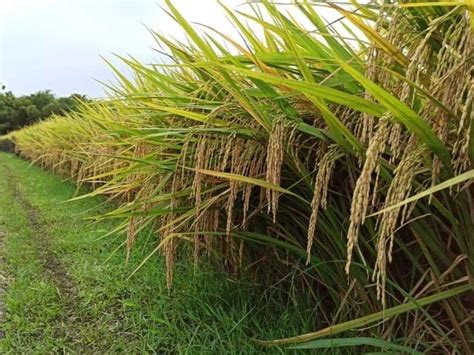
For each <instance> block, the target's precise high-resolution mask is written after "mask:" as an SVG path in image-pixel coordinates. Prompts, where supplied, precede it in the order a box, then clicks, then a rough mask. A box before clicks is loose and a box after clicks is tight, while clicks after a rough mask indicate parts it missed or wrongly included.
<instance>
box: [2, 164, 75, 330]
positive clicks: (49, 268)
mask: <svg viewBox="0 0 474 355" xmlns="http://www.w3.org/2000/svg"><path fill="white" fill-rule="evenodd" d="M2 165H3V166H2V168H3V171H4V176H5V178H6V179H7V184H8V186H9V189H10V191H11V193H12V194H13V197H14V198H15V200H16V201H17V202H18V203H19V205H20V206H21V208H22V209H23V210H24V211H25V214H26V216H27V220H28V227H29V229H30V231H31V236H32V238H33V241H34V244H35V248H36V250H37V256H38V260H39V261H40V263H41V265H42V268H43V271H44V273H45V276H46V277H48V278H49V279H50V280H51V281H52V283H53V284H54V286H55V288H56V290H57V293H58V295H59V297H60V300H61V305H62V310H63V313H62V315H61V319H60V321H61V323H63V324H65V325H66V326H65V327H64V330H65V331H66V332H68V333H69V334H68V335H69V336H70V337H72V338H74V332H73V331H72V332H70V330H73V329H74V325H73V324H74V321H75V320H76V317H75V313H76V312H75V310H76V309H77V304H78V295H77V291H76V290H77V287H76V284H75V282H74V280H73V279H72V278H71V277H70V275H69V274H68V272H67V270H66V268H65V267H64V265H62V264H61V261H60V260H59V259H58V258H57V257H56V255H55V254H54V253H53V252H52V248H51V237H50V235H49V232H48V226H47V225H46V224H45V222H44V219H43V218H42V216H41V213H40V211H39V210H38V209H37V208H35V207H34V206H32V205H31V203H30V201H29V200H28V199H27V198H26V197H25V196H24V195H23V194H22V192H21V190H20V189H19V186H18V183H17V179H16V178H15V176H14V174H13V172H12V171H11V170H10V168H9V167H8V166H6V165H4V164H2ZM6 237H8V236H6V235H5V234H1V231H0V243H1V242H2V240H4V239H5V238H6ZM0 248H2V245H1V244H0ZM0 262H1V260H0ZM2 278H3V279H5V277H2V275H1V274H0V300H1V298H2V294H3V295H4V294H5V290H4V288H5V287H3V289H2V283H1V281H2ZM5 281H6V279H5ZM4 313H5V312H4V311H3V312H2V307H1V301H0V317H1V316H2V314H3V316H5V315H4ZM2 336H3V334H2V333H1V330H0V338H1V337H2Z"/></svg>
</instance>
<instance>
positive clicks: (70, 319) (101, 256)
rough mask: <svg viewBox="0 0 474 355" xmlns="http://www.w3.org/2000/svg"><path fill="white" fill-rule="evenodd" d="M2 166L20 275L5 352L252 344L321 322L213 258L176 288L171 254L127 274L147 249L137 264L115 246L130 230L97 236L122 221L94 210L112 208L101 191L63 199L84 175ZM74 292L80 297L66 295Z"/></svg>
mask: <svg viewBox="0 0 474 355" xmlns="http://www.w3.org/2000/svg"><path fill="white" fill-rule="evenodd" d="M0 166H1V167H2V178H1V179H0V207H1V208H0V228H1V229H2V230H3V231H4V232H5V234H6V239H5V249H4V250H0V253H1V257H2V258H4V259H5V261H6V264H7V266H8V278H9V280H10V281H9V286H8V289H7V291H8V292H7V294H6V309H7V320H6V322H5V323H4V324H1V325H0V328H2V329H4V330H5V334H6V338H5V339H3V340H0V351H1V352H2V353H5V354H9V353H12V354H13V353H14V354H17V353H28V354H33V353H38V354H40V353H53V352H68V353H71V352H73V353H74V352H75V353H105V352H107V353H144V352H147V353H153V352H158V353H166V352H170V353H202V352H212V353H252V352H257V351H262V348H261V347H259V346H257V345H255V343H253V342H252V341H251V340H250V339H249V337H248V336H249V335H253V336H259V337H264V338H267V337H268V338H273V337H278V336H280V337H281V336H283V335H286V334H288V333H293V334H297V333H298V332H300V331H301V330H302V329H304V328H305V327H306V330H311V329H312V325H311V321H310V320H309V319H308V318H306V317H305V316H304V313H305V311H304V309H302V307H301V306H300V307H297V306H295V305H293V304H291V303H290V304H287V303H285V302H282V300H281V299H280V300H279V299H278V297H276V296H277V294H274V295H273V297H270V295H269V294H264V293H259V292H258V291H256V289H255V287H254V286H255V285H252V284H246V283H245V282H235V281H231V280H229V279H226V278H225V275H223V274H218V273H216V272H213V271H212V270H211V269H210V268H206V267H201V268H199V270H198V271H196V272H195V271H194V267H193V265H192V263H186V262H183V263H181V264H179V265H178V266H177V267H178V269H179V273H178V276H177V277H176V280H175V287H174V289H173V290H172V291H168V290H167V288H166V280H165V276H164V273H163V269H164V268H165V263H164V260H163V257H161V256H160V257H156V258H153V259H152V260H151V261H150V262H148V263H147V264H146V265H145V266H144V267H143V268H142V269H141V271H140V272H139V273H137V274H136V275H135V276H134V277H132V278H131V279H130V280H127V277H128V276H129V275H130V272H131V271H132V270H133V268H134V267H135V266H136V265H137V263H139V262H140V261H141V258H142V257H143V255H140V252H137V253H136V254H135V255H133V256H132V258H131V260H130V264H129V265H128V266H127V265H125V262H124V252H123V251H119V252H117V253H115V254H113V255H111V251H112V250H114V249H115V248H116V247H117V246H119V245H120V243H121V240H118V239H117V238H102V239H99V240H97V239H98V238H100V237H101V236H102V235H104V234H105V233H106V232H107V231H109V230H110V229H112V228H113V227H114V225H113V223H111V222H110V221H107V222H100V223H97V224H91V222H90V221H86V220H84V218H85V217H88V216H89V217H90V216H93V215H95V214H96V213H98V212H99V211H100V210H101V211H102V212H104V208H107V207H105V206H104V205H101V206H100V207H99V208H100V209H99V210H98V207H97V206H98V205H100V204H101V202H102V200H101V199H100V198H95V199H87V200H80V201H76V202H70V203H63V202H64V201H66V200H67V199H69V198H71V197H72V196H74V194H75V190H76V188H75V186H74V185H72V184H70V183H68V182H63V181H61V180H60V178H59V177H57V176H55V175H53V174H51V173H49V172H45V171H43V170H41V169H40V168H38V167H35V166H29V165H28V163H27V162H25V161H22V160H19V159H17V158H16V157H13V156H10V155H7V154H5V153H0ZM5 169H8V170H9V171H10V173H11V175H12V176H11V179H12V180H10V182H9V179H7V178H6V175H5V171H6V170H5ZM12 181H13V183H14V184H15V185H16V186H17V187H18V189H19V193H21V195H22V196H24V198H25V199H27V201H28V202H29V203H30V204H31V206H32V207H33V208H34V209H35V210H37V216H36V217H37V218H38V219H39V221H40V223H41V227H40V228H39V229H36V230H35V227H33V228H32V226H31V223H30V222H31V221H29V220H28V214H27V212H25V209H24V206H22V205H21V203H19V202H18V199H17V197H16V196H15V191H12V186H11V183H12ZM37 227H38V226H37ZM43 232H47V234H48V235H47V236H46V238H48V239H49V240H48V243H49V247H50V250H48V251H47V252H48V253H51V254H52V255H53V256H54V258H57V259H58V260H59V262H60V265H61V267H62V268H64V269H65V270H66V271H67V274H68V275H69V276H70V278H71V281H69V282H70V283H71V284H72V285H73V287H74V289H73V290H69V291H68V293H65V290H63V289H62V288H63V287H64V285H61V284H58V280H55V278H57V276H54V275H53V276H52V275H51V274H50V272H49V270H47V268H48V266H47V265H44V264H43V260H42V256H41V253H42V252H44V251H42V250H40V248H42V247H44V246H45V245H44V243H43V242H41V243H40V242H38V238H44V237H45V236H40V235H38V234H39V233H43ZM42 243H43V244H42ZM146 249H147V248H145V246H143V250H146ZM139 250H140V249H139ZM59 281H61V279H60V280H59ZM71 294H73V295H74V296H73V297H72V298H73V299H64V296H66V295H67V296H69V297H70V296H71ZM70 298H71V297H70ZM65 314H66V315H67V316H66V317H65V316H64V315H65ZM307 314H308V312H306V315H307ZM273 351H275V349H274V350H273ZM273 351H272V352H273Z"/></svg>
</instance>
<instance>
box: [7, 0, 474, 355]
mask: <svg viewBox="0 0 474 355" xmlns="http://www.w3.org/2000/svg"><path fill="white" fill-rule="evenodd" d="M221 6H223V7H224V9H225V10H226V12H227V14H228V17H229V20H231V21H232V23H233V24H234V26H235V27H236V28H237V29H238V30H239V32H240V37H241V38H240V39H233V38H231V37H229V36H227V35H226V34H224V33H220V32H219V31H218V30H216V29H212V28H208V27H205V26H200V27H199V26H194V25H192V24H190V23H189V22H188V21H186V19H185V18H183V17H182V15H181V14H180V13H179V11H178V10H177V9H176V8H175V7H174V6H173V5H172V3H171V2H170V1H167V11H168V13H169V15H170V16H171V17H172V18H173V19H174V20H176V21H177V22H178V23H179V25H180V26H181V28H182V29H183V31H185V33H186V36H187V42H185V43H184V42H180V41H178V40H172V39H170V38H168V37H166V36H163V35H161V34H160V33H158V32H156V31H153V30H150V32H151V34H152V35H153V36H154V38H155V39H156V41H157V45H158V46H159V48H160V51H162V52H163V53H165V54H166V55H167V56H168V58H169V60H170V62H168V63H166V64H159V63H157V64H152V65H145V64H142V63H140V62H139V61H137V60H136V59H134V58H133V57H129V58H120V60H122V61H123V62H125V63H126V64H127V65H128V66H129V68H130V69H131V70H132V71H133V79H129V78H127V77H126V76H125V75H123V74H122V73H120V72H119V71H118V70H117V69H116V68H115V67H114V66H113V65H112V64H111V63H109V62H107V63H108V64H109V65H110V66H111V68H112V70H114V72H115V73H116V76H117V79H118V81H119V83H118V84H116V85H110V86H108V90H109V94H110V99H109V100H105V101H100V102H92V103H83V104H82V106H81V108H80V110H79V111H77V112H75V113H70V114H68V116H67V117H52V118H51V119H50V120H48V121H46V122H44V123H41V124H38V125H35V126H31V127H28V128H26V129H23V130H20V131H17V132H14V133H12V134H11V135H10V136H9V138H10V139H13V140H14V142H15V144H16V149H17V151H18V153H19V154H20V155H22V156H24V157H25V158H27V159H30V160H32V161H34V162H36V163H38V164H41V165H42V166H44V167H45V168H49V169H54V170H56V171H57V172H58V173H60V174H62V175H64V176H68V177H71V178H73V179H75V180H76V181H77V182H78V183H80V184H82V183H88V184H90V185H91V187H92V190H91V193H90V194H89V195H96V194H104V195H107V196H109V197H110V199H113V200H115V201H116V202H117V203H118V207H117V209H116V210H114V211H113V212H110V213H108V214H106V215H103V216H100V217H99V218H118V219H120V220H122V221H123V223H122V224H121V227H120V228H118V229H117V230H116V231H111V233H112V232H113V233H123V234H124V238H125V241H124V245H125V247H126V248H127V252H128V253H130V252H133V244H134V242H135V240H136V238H137V237H139V236H140V235H141V234H140V232H141V231H142V230H145V229H147V230H150V229H151V230H153V231H154V237H155V238H156V248H155V249H154V250H150V255H149V257H148V258H146V259H145V260H144V261H143V263H145V262H146V261H147V260H148V259H149V258H151V257H153V255H154V254H156V253H157V252H162V253H163V254H164V255H165V257H166V262H167V271H166V272H167V279H168V284H169V286H170V287H171V286H172V279H173V264H174V262H175V260H176V258H177V257H191V258H193V259H194V260H195V262H196V265H197V267H198V264H199V261H200V260H202V258H207V259H209V260H211V261H212V262H213V263H215V265H216V266H217V267H221V268H225V269H226V270H228V271H229V273H230V274H232V275H234V276H236V277H237V276H239V275H241V274H245V275H252V277H253V278H254V279H255V280H256V281H258V282H261V283H268V284H269V285H270V284H272V283H273V282H279V283H280V284H281V285H284V286H282V287H286V288H287V289H288V293H290V294H291V293H308V294H310V295H312V297H314V300H315V303H314V308H315V309H314V313H313V314H316V317H315V318H316V319H315V321H314V324H315V327H317V328H318V329H319V328H324V329H322V330H320V331H317V332H315V333H311V334H307V335H304V336H297V337H293V338H289V339H281V340H275V341H266V342H262V344H263V345H273V344H285V343H292V342H302V341H309V340H315V339H317V338H319V337H323V336H328V335H333V334H337V333H340V332H341V333H342V332H346V334H355V335H356V336H361V337H376V338H378V339H384V340H387V341H395V342H396V343H397V345H398V346H406V347H410V348H411V349H415V350H417V351H422V352H446V353H452V352H455V353H456V352H457V353H469V352H471V351H472V350H473V345H472V342H473V340H474V335H473V330H472V321H473V314H472V311H471V309H472V305H473V303H472V302H473V301H472V287H473V286H472V285H473V283H472V282H473V281H472V277H473V271H474V250H473V245H474V243H473V238H474V236H473V233H474V218H473V207H472V206H473V204H472V186H471V184H472V178H473V170H471V169H472V160H473V158H474V143H473V139H472V138H473V133H472V132H473V131H472V130H471V126H472V121H473V111H474V110H473V108H472V105H473V104H472V99H473V93H474V79H473V69H472V68H473V53H474V52H473V48H474V40H473V35H472V31H473V27H472V16H473V14H472V6H471V5H470V3H469V2H466V3H459V2H452V3H451V2H450V3H439V4H436V3H431V4H429V3H421V2H414V3H404V2H401V3H385V2H384V3H383V4H378V3H371V4H370V5H359V4H357V3H356V2H355V1H351V2H350V4H346V5H341V4H334V3H325V2H322V3H321V2H317V1H295V2H292V3H291V11H287V9H288V6H285V5H281V4H274V3H272V2H270V1H259V2H258V3H252V4H249V5H248V7H247V8H246V9H247V10H246V11H243V10H241V9H238V10H232V9H228V8H226V7H225V6H224V5H221ZM320 6H324V7H331V8H332V10H333V11H336V12H338V13H339V15H340V18H339V20H338V21H336V22H333V23H327V21H325V19H324V18H322V17H321V16H320V15H319V13H318V8H319V7H320ZM470 11H471V12H470ZM302 19H304V21H303V20H302ZM303 22H304V23H305V26H304V27H303V25H302V23H303ZM83 197H85V196H80V197H78V198H83ZM137 271H138V269H137V270H135V271H134V272H137ZM288 275H291V281H288V280H289V276H288ZM359 328H360V330H359V331H355V330H356V329H359ZM290 335H291V334H289V336H290ZM361 339H362V338H361ZM318 344H321V343H313V346H314V347H316V346H319V345H318ZM361 344H363V342H362V343H361ZM308 346H310V345H308Z"/></svg>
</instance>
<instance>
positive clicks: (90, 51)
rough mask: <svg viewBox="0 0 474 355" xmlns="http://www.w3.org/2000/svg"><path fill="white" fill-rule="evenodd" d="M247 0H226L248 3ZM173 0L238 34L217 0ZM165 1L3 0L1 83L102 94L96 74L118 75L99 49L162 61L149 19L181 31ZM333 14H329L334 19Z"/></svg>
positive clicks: (26, 89) (192, 16) (21, 90)
mask: <svg viewBox="0 0 474 355" xmlns="http://www.w3.org/2000/svg"><path fill="white" fill-rule="evenodd" d="M245 1H246V0H222V2H223V3H224V4H226V5H227V6H228V7H230V8H232V9H238V10H243V11H245V8H246V6H247V5H245V4H243V3H244V2H245ZM173 4H174V5H175V6H176V7H177V8H178V9H179V10H180V11H181V13H182V14H183V15H184V16H185V17H186V18H187V19H188V20H189V21H192V22H198V23H204V24H206V25H209V26H211V27H213V28H216V29H217V30H219V31H221V32H224V33H226V34H231V35H232V34H234V37H235V34H236V31H235V29H234V28H233V26H232V25H230V23H229V21H228V20H227V19H226V17H225V15H224V13H223V10H222V9H221V7H220V6H219V5H218V4H217V1H216V0H173ZM161 6H164V0H0V83H2V84H3V85H6V87H7V90H10V91H13V92H14V93H15V94H16V95H23V94H29V93H32V92H36V91H38V90H45V89H50V90H52V91H53V92H54V93H55V94H57V95H59V96H66V95H70V94H71V93H79V94H86V95H89V96H90V97H101V96H104V90H103V87H102V86H101V84H100V83H98V82H97V81H96V80H100V81H102V82H110V81H112V79H113V75H112V74H111V71H110V70H109V68H108V67H107V65H106V64H105V63H104V62H103V61H102V59H101V58H100V56H101V55H102V56H104V57H105V58H107V59H113V58H114V57H113V55H112V53H116V54H119V55H127V54H130V55H133V56H134V57H135V58H137V59H139V60H141V61H142V62H144V63H150V62H154V63H157V62H162V61H163V59H162V58H160V56H159V54H157V52H155V51H153V50H152V48H156V44H155V43H154V40H153V38H152V36H151V35H150V34H149V32H148V31H147V29H146V27H145V25H146V26H147V27H149V28H152V29H153V30H156V31H158V32H160V33H165V34H168V35H171V36H174V37H178V38H183V36H182V31H181V30H180V28H179V26H178V25H177V24H176V23H175V22H174V21H173V20H172V19H171V18H170V17H169V16H168V15H167V14H166V12H165V11H164V10H163V9H162V8H161ZM287 8H294V6H291V7H287ZM247 9H248V8H247ZM318 11H323V12H326V11H327V10H325V9H320V8H318ZM326 16H328V13H326ZM334 16H335V15H334V14H333V16H330V14H329V20H332V19H334V18H335V17H334ZM337 16H339V15H337ZM331 17H332V19H331ZM94 79H96V80H94Z"/></svg>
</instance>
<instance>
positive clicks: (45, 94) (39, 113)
mask: <svg viewBox="0 0 474 355" xmlns="http://www.w3.org/2000/svg"><path fill="white" fill-rule="evenodd" d="M0 89H1V90H0V135H3V134H6V133H8V132H10V131H13V130H16V129H18V128H21V127H24V126H28V125H30V124H32V123H35V122H38V121H40V120H43V119H45V118H47V117H49V116H51V115H52V114H62V113H64V112H68V111H71V110H73V109H74V108H75V106H76V103H77V99H81V100H87V98H86V97H85V96H84V95H79V94H72V95H70V96H68V97H56V96H55V95H54V94H52V93H51V91H50V90H45V91H38V92H36V93H34V94H30V95H23V96H15V95H14V94H13V93H12V92H11V91H5V86H3V85H2V86H1V87H0Z"/></svg>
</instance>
